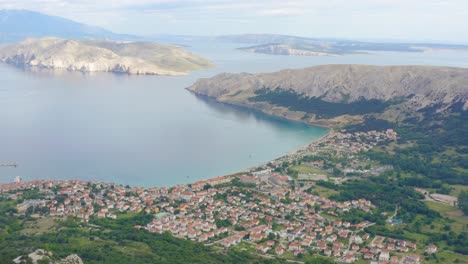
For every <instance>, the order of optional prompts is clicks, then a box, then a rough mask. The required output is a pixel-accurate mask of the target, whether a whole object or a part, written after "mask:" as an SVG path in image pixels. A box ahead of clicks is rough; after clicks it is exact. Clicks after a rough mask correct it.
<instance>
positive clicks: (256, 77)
mask: <svg viewBox="0 0 468 264" xmlns="http://www.w3.org/2000/svg"><path fill="white" fill-rule="evenodd" d="M262 88H267V89H271V90H273V89H277V88H279V89H281V90H284V91H291V92H293V93H295V94H298V95H300V96H302V97H308V98H316V99H320V100H322V101H326V102H333V103H352V102H358V101H363V100H372V99H376V100H379V101H390V100H395V99H398V98H404V99H405V102H404V104H405V107H406V108H407V109H408V110H409V111H417V110H419V109H422V108H426V107H435V108H437V109H439V110H441V111H442V110H444V109H449V108H450V107H451V106H454V105H458V106H460V105H461V106H462V108H463V109H464V110H466V109H468V103H467V98H468V69H464V68H451V67H429V66H369V65H322V66H316V67H310V68H305V69H299V70H282V71H279V72H274V73H261V74H249V73H239V74H229V73H222V74H219V75H217V76H215V77H213V78H209V79H200V80H198V81H197V82H196V83H195V84H193V85H192V86H191V87H189V88H188V89H189V90H191V91H193V92H195V93H197V94H200V95H206V96H210V97H214V98H216V99H217V100H218V101H220V102H226V103H230V104H235V105H241V106H246V107H251V108H256V109H259V110H261V111H263V112H267V113H270V112H273V109H275V108H277V106H275V105H272V104H269V103H268V102H258V101H257V102H256V101H252V100H249V98H253V97H255V96H256V94H257V93H258V91H259V90H260V89H262ZM283 110H284V109H283Z"/></svg>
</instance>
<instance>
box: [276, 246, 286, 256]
mask: <svg viewBox="0 0 468 264" xmlns="http://www.w3.org/2000/svg"><path fill="white" fill-rule="evenodd" d="M275 252H276V254H278V255H283V253H284V249H283V248H282V247H277V248H276V249H275Z"/></svg>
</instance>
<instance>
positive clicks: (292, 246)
mask: <svg viewBox="0 0 468 264" xmlns="http://www.w3.org/2000/svg"><path fill="white" fill-rule="evenodd" d="M300 249H301V245H299V244H297V243H291V244H289V250H290V251H295V250H300Z"/></svg>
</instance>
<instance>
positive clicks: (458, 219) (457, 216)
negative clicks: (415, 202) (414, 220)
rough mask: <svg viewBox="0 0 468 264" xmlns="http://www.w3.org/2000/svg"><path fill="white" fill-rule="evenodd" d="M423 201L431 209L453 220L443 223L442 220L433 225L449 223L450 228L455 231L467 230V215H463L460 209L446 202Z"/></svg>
mask: <svg viewBox="0 0 468 264" xmlns="http://www.w3.org/2000/svg"><path fill="white" fill-rule="evenodd" d="M425 203H426V204H427V206H428V207H429V208H431V209H432V210H434V211H437V212H439V213H440V214H441V215H443V216H445V217H447V218H449V219H451V220H453V222H451V223H445V222H443V221H442V222H443V223H442V222H441V223H437V222H436V223H434V225H437V224H439V225H442V224H449V225H450V228H451V230H452V231H454V232H457V233H460V232H462V231H466V230H467V226H468V216H464V215H463V213H462V211H461V210H460V209H458V208H456V207H453V206H450V205H447V204H443V203H437V202H431V201H426V202H425ZM438 222H439V221H438Z"/></svg>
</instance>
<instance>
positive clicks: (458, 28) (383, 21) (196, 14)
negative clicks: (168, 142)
mask: <svg viewBox="0 0 468 264" xmlns="http://www.w3.org/2000/svg"><path fill="white" fill-rule="evenodd" d="M0 8H10V9H11V8H15V9H29V10H35V11H39V12H44V13H47V14H51V15H58V16H63V17H66V18H70V19H73V20H76V21H79V22H84V23H87V24H92V25H98V26H102V27H105V28H107V29H110V30H112V31H115V32H119V33H132V34H142V35H150V34H195V35H219V34H236V33H278V34H290V35H301V36H310V37H341V38H353V39H357V38H358V39H395V40H418V41H446V42H460V43H462V42H463V43H468V0H320V1H319V0H291V1H287V0H236V1H227V0H0Z"/></svg>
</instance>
